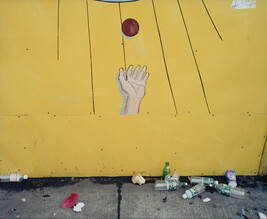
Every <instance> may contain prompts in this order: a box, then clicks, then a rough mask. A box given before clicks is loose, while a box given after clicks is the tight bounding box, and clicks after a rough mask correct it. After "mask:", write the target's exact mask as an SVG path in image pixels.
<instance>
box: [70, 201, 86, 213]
mask: <svg viewBox="0 0 267 219" xmlns="http://www.w3.org/2000/svg"><path fill="white" fill-rule="evenodd" d="M82 207H84V203H83V202H79V203H77V205H75V206H74V207H73V211H75V212H81V211H82Z"/></svg>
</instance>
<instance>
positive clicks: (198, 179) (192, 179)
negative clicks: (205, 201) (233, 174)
mask: <svg viewBox="0 0 267 219" xmlns="http://www.w3.org/2000/svg"><path fill="white" fill-rule="evenodd" d="M189 180H190V183H193V184H194V183H196V184H198V183H202V184H203V185H204V186H210V184H215V185H217V184H218V183H219V182H218V181H215V180H214V179H212V178H209V177H195V176H194V177H190V178H189Z"/></svg>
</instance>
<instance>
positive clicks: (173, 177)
mask: <svg viewBox="0 0 267 219" xmlns="http://www.w3.org/2000/svg"><path fill="white" fill-rule="evenodd" d="M171 179H174V180H176V181H177V182H178V181H179V179H180V176H179V174H178V173H177V172H174V173H173V174H172V177H171Z"/></svg>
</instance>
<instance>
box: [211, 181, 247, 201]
mask: <svg viewBox="0 0 267 219" xmlns="http://www.w3.org/2000/svg"><path fill="white" fill-rule="evenodd" d="M215 189H216V190H217V191H218V192H219V193H221V194H223V195H228V196H232V197H235V198H244V196H245V191H244V190H243V189H241V188H237V187H235V188H232V187H230V186H228V185H226V184H222V183H220V184H218V185H215Z"/></svg>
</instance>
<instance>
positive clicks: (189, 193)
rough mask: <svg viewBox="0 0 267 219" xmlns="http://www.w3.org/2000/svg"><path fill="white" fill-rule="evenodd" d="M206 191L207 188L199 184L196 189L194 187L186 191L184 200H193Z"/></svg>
mask: <svg viewBox="0 0 267 219" xmlns="http://www.w3.org/2000/svg"><path fill="white" fill-rule="evenodd" d="M205 189H206V187H205V186H204V185H203V184H202V183H199V184H197V185H195V186H194V187H192V188H191V189H188V190H186V191H185V193H184V194H183V198H184V199H186V198H193V197H194V196H196V195H198V194H200V193H202V192H204V191H205Z"/></svg>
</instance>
